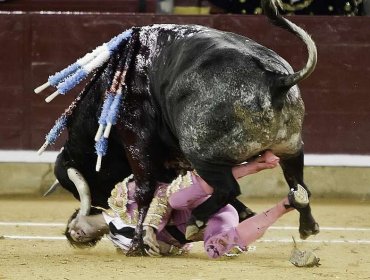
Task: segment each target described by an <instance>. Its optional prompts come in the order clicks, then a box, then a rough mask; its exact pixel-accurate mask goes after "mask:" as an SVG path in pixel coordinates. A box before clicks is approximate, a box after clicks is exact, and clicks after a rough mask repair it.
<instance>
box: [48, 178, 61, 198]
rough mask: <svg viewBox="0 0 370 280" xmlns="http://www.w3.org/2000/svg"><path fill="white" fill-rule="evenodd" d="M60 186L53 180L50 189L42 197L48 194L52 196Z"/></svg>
mask: <svg viewBox="0 0 370 280" xmlns="http://www.w3.org/2000/svg"><path fill="white" fill-rule="evenodd" d="M61 186H62V185H61V184H60V183H59V181H58V180H55V182H54V183H53V184H52V185H51V186H50V188H49V189H48V190H47V191H46V192H45V193H44V196H48V195H49V194H52V193H53V192H55V191H56V190H57V188H58V187H61Z"/></svg>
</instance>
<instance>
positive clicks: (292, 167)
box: [280, 150, 320, 239]
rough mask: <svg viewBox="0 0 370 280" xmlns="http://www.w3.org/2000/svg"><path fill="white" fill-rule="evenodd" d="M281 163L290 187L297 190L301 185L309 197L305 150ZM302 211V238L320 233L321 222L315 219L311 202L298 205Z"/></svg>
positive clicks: (300, 220)
mask: <svg viewBox="0 0 370 280" xmlns="http://www.w3.org/2000/svg"><path fill="white" fill-rule="evenodd" d="M280 165H281V167H282V169H283V172H284V177H285V180H286V181H287V183H288V185H289V188H290V189H293V190H297V188H298V184H299V185H301V186H302V187H303V188H304V189H305V190H306V191H307V193H308V197H310V196H311V192H310V191H309V189H308V187H307V185H306V184H305V183H304V182H303V168H304V154H303V150H302V151H300V152H299V153H298V154H297V155H296V156H294V157H290V158H287V159H282V160H281V161H280ZM296 209H297V210H298V212H299V213H300V217H299V233H300V237H301V239H306V238H308V237H309V236H310V235H314V234H317V233H319V231H320V229H319V224H318V223H317V222H316V221H315V219H314V217H313V216H312V213H311V206H310V204H308V205H306V206H304V207H302V208H300V207H296Z"/></svg>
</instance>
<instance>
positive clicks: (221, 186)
mask: <svg viewBox="0 0 370 280" xmlns="http://www.w3.org/2000/svg"><path fill="white" fill-rule="evenodd" d="M194 167H195V169H196V171H197V173H198V174H199V176H201V177H202V179H203V180H205V181H206V182H207V183H208V184H209V185H210V186H211V187H213V194H212V195H211V196H210V197H209V198H208V199H207V200H206V201H205V202H203V203H202V204H200V205H199V206H198V207H196V208H195V209H194V210H193V211H192V216H191V218H190V220H189V222H188V226H187V229H186V238H187V239H188V240H197V237H196V236H197V234H198V233H199V232H200V229H202V228H204V227H205V225H206V224H207V221H208V219H209V218H210V217H211V216H212V215H213V214H215V213H216V212H217V211H218V210H220V209H221V208H222V207H224V206H225V205H226V204H228V203H231V204H232V205H235V206H234V207H235V208H236V209H237V210H238V212H239V215H240V216H241V215H242V216H243V217H242V218H241V220H243V219H245V218H248V217H251V216H253V215H254V212H253V211H252V210H250V209H249V208H247V207H246V206H244V204H242V203H241V202H240V201H238V200H237V199H236V197H237V196H238V195H239V194H240V188H239V184H238V182H237V181H236V180H235V178H234V176H233V174H232V172H231V168H230V167H219V166H213V165H207V166H206V167H205V166H204V165H203V164H202V167H197V166H196V165H194Z"/></svg>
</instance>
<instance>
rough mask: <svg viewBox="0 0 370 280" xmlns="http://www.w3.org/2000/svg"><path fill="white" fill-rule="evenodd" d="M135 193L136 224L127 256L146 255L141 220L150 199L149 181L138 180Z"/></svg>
mask: <svg viewBox="0 0 370 280" xmlns="http://www.w3.org/2000/svg"><path fill="white" fill-rule="evenodd" d="M136 185H137V186H138V188H137V190H136V193H135V200H136V202H137V205H138V216H137V219H138V220H137V226H136V228H135V235H134V238H133V239H132V242H131V247H130V249H129V250H128V252H127V254H126V255H127V256H144V255H146V253H145V250H144V243H143V222H144V219H145V217H146V214H147V212H148V208H149V204H150V202H151V200H152V197H153V193H154V187H153V186H152V185H153V184H150V183H149V182H138V181H136Z"/></svg>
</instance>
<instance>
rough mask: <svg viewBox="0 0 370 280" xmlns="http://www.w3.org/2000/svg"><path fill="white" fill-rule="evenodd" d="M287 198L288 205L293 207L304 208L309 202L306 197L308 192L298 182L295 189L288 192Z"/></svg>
mask: <svg viewBox="0 0 370 280" xmlns="http://www.w3.org/2000/svg"><path fill="white" fill-rule="evenodd" d="M288 200H289V204H290V206H292V207H294V208H295V209H301V208H305V207H306V206H307V205H308V203H309V202H310V201H309V199H308V193H307V191H306V190H305V188H303V187H302V186H301V185H300V184H298V186H297V190H294V189H292V190H291V191H290V192H289V194H288Z"/></svg>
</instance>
